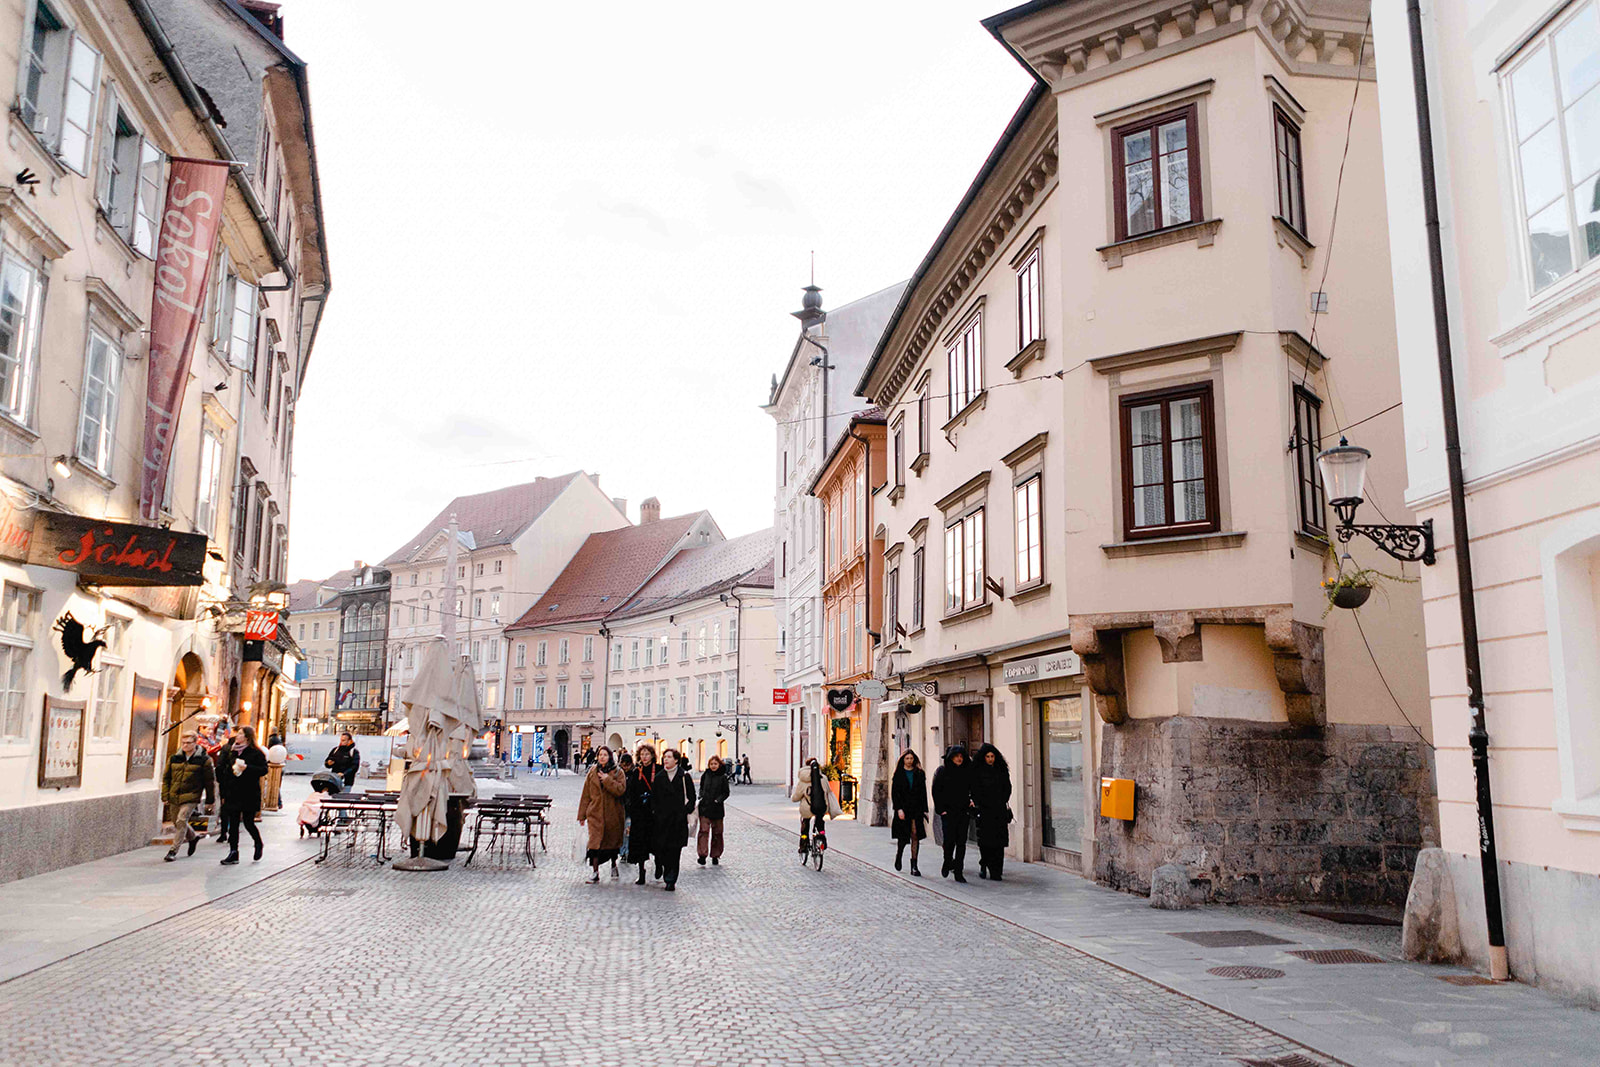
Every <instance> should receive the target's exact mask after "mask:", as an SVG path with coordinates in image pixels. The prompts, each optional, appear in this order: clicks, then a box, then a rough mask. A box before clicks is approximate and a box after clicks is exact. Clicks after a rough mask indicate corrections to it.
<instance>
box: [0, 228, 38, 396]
mask: <svg viewBox="0 0 1600 1067" xmlns="http://www.w3.org/2000/svg"><path fill="white" fill-rule="evenodd" d="M43 300H44V286H43V283H42V282H41V281H40V278H39V272H38V271H37V270H35V269H34V268H33V267H32V266H31V265H30V264H28V263H27V262H25V261H24V260H22V259H20V258H18V257H17V256H16V255H15V254H13V253H12V252H10V250H9V249H8V250H7V251H6V254H5V261H4V264H3V265H0V413H3V414H5V415H7V416H9V417H10V418H12V419H14V420H15V421H17V422H20V423H24V424H25V423H27V422H28V420H29V418H30V416H31V415H32V400H33V379H34V376H35V375H36V374H37V372H38V367H39V338H38V335H39V317H40V313H41V310H42V308H41V305H42V304H43Z"/></svg>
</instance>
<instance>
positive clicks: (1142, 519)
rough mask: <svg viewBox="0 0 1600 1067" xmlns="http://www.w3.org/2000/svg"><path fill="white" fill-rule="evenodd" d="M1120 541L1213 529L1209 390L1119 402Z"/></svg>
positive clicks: (1171, 391) (1213, 460)
mask: <svg viewBox="0 0 1600 1067" xmlns="http://www.w3.org/2000/svg"><path fill="white" fill-rule="evenodd" d="M1121 407H1122V522H1123V531H1124V534H1125V536H1127V537H1128V538H1129V539H1134V538H1140V537H1160V536H1173V535H1178V534H1188V533H1208V532H1211V531H1214V530H1217V529H1218V528H1219V521H1218V507H1217V474H1216V468H1217V459H1216V456H1217V449H1216V428H1215V427H1216V423H1215V419H1214V417H1213V412H1212V400H1211V385H1210V383H1209V382H1208V383H1205V384H1203V385H1198V386H1184V387H1181V388H1178V389H1167V390H1163V391H1161V392H1157V393H1143V394H1140V395H1138V396H1128V397H1123V398H1122V404H1121Z"/></svg>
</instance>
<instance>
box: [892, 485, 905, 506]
mask: <svg viewBox="0 0 1600 1067" xmlns="http://www.w3.org/2000/svg"><path fill="white" fill-rule="evenodd" d="M905 495H906V487H905V483H904V482H900V483H898V484H896V485H895V486H894V487H893V488H892V489H890V490H889V503H891V504H898V503H899V502H900V498H901V497H903V496H905Z"/></svg>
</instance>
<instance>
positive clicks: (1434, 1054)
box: [730, 788, 1600, 1067]
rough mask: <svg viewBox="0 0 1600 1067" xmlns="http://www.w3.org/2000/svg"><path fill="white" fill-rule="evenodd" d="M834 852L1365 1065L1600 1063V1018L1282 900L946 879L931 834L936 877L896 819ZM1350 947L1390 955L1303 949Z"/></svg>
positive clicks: (1014, 879) (1023, 874) (741, 794)
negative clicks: (1166, 899) (898, 851)
mask: <svg viewBox="0 0 1600 1067" xmlns="http://www.w3.org/2000/svg"><path fill="white" fill-rule="evenodd" d="M730 803H731V804H732V805H734V806H736V807H738V808H739V809H741V810H743V811H745V812H747V813H748V814H750V815H752V816H754V817H757V818H760V819H763V820H765V821H767V822H769V823H770V824H772V825H773V826H775V827H778V828H783V829H785V830H787V831H788V832H790V833H796V832H797V831H798V829H799V826H798V823H799V820H798V818H797V815H796V812H795V806H794V805H793V804H792V803H791V802H790V801H789V800H788V799H787V797H786V796H784V795H783V794H782V793H781V792H779V791H777V790H771V789H757V788H748V789H747V788H741V789H738V790H735V792H734V795H733V798H732V800H731V801H730ZM829 839H830V847H831V848H833V849H834V850H835V851H836V852H838V853H840V854H844V855H849V856H851V857H854V858H857V859H860V860H861V861H862V862H865V863H868V864H870V865H872V866H875V867H877V868H878V869H879V870H880V871H882V872H884V873H885V874H886V875H888V876H890V877H893V878H896V879H898V880H900V881H903V882H905V883H910V884H914V885H915V886H916V887H917V888H919V889H922V890H925V891H926V892H928V893H930V894H932V895H935V896H940V897H944V898H946V899H949V900H952V901H957V902H960V903H961V904H963V905H966V906H968V907H970V908H972V909H974V910H976V911H978V912H981V913H983V914H986V915H990V916H993V917H995V918H999V919H1002V920H1004V921H1006V922H1011V923H1015V924H1017V925H1018V926H1020V927H1022V928H1025V929H1028V930H1032V931H1035V932H1037V933H1039V934H1042V935H1044V936H1047V937H1050V938H1053V939H1055V940H1057V941H1060V942H1061V943H1063V944H1066V945H1070V946H1072V947H1073V948H1076V949H1078V950H1080V951H1083V952H1085V953H1088V954H1089V955H1091V956H1093V957H1094V958H1096V959H1099V960H1103V961H1106V962H1109V963H1113V964H1115V965H1116V966H1118V967H1122V968H1126V969H1127V970H1129V971H1130V972H1133V973H1135V974H1138V975H1140V976H1143V977H1145V978H1148V979H1150V980H1152V981H1155V982H1159V983H1161V984H1162V985H1164V986H1166V987H1168V988H1170V989H1172V990H1175V991H1177V992H1179V993H1183V994H1185V995H1187V996H1190V997H1194V998H1195V999H1197V1000H1200V1001H1202V1002H1204V1003H1206V1004H1210V1005H1213V1006H1215V1007H1217V1008H1220V1009H1223V1010H1225V1011H1229V1012H1233V1013H1234V1014H1237V1015H1239V1016H1241V1017H1243V1018H1245V1019H1248V1020H1250V1021H1252V1022H1255V1023H1259V1024H1260V1025H1262V1026H1265V1027H1269V1028H1270V1029H1272V1030H1274V1031H1276V1032H1278V1033H1281V1034H1283V1035H1285V1036H1286V1037H1289V1038H1291V1039H1293V1040H1295V1041H1299V1042H1303V1043H1304V1044H1306V1045H1308V1046H1310V1047H1312V1048H1316V1049H1318V1050H1320V1051H1322V1052H1323V1053H1326V1054H1328V1055H1331V1056H1335V1057H1337V1058H1339V1059H1341V1060H1345V1061H1348V1062H1350V1063H1353V1064H1379V1065H1383V1064H1397V1063H1405V1064H1413V1063H1415V1064H1450V1065H1461V1067H1466V1065H1487V1064H1496V1065H1518V1067H1520V1065H1523V1064H1530V1063H1556V1064H1595V1063H1600V1051H1596V1050H1600V1013H1597V1012H1593V1011H1590V1010H1588V1009H1586V1008H1582V1007H1577V1006H1574V1005H1571V1004H1568V1003H1566V1002H1563V1001H1561V1000H1559V999H1557V998H1555V997H1553V996H1550V995H1549V994H1547V993H1544V992H1542V991H1540V990H1537V989H1534V988H1532V987H1530V986H1525V985H1521V984H1518V983H1506V984H1501V985H1494V986H1469V987H1461V986H1454V985H1451V984H1450V983H1448V982H1443V981H1440V978H1441V977H1443V976H1445V975H1452V974H1467V973H1470V972H1468V971H1465V970H1463V969H1462V968H1458V967H1441V966H1431V965H1426V964H1414V963H1407V962H1405V961H1402V960H1400V959H1399V957H1398V952H1397V951H1396V949H1395V948H1394V947H1393V942H1392V940H1391V941H1390V943H1389V947H1387V949H1386V948H1385V947H1382V946H1383V944H1384V941H1385V940H1386V939H1391V938H1392V934H1377V933H1374V932H1373V930H1372V928H1350V927H1345V926H1341V925H1340V924H1338V923H1333V922H1329V921H1326V920H1320V919H1312V918H1309V917H1306V916H1302V915H1299V914H1298V913H1296V914H1294V915H1293V916H1292V917H1291V916H1288V915H1284V916H1281V917H1280V918H1277V919H1275V918H1274V917H1273V915H1272V909H1267V908H1259V907H1252V908H1231V907H1227V906H1218V907H1210V908H1201V909H1195V910H1191V911H1160V910H1157V909H1153V908H1151V907H1150V906H1149V903H1148V901H1147V900H1146V899H1145V898H1143V897H1137V896H1132V895H1129V894H1125V893H1119V892H1116V891H1114V890H1110V889H1107V888H1105V887H1103V886H1099V885H1096V884H1095V883H1093V882H1091V881H1089V880H1087V879H1084V878H1081V877H1078V876H1077V875H1073V874H1070V873H1068V872H1065V871H1060V870H1057V869H1055V868H1051V867H1047V866H1044V865H1042V864H1032V863H1029V864H1024V863H1016V862H1013V861H1008V862H1007V864H1006V869H1005V881H1004V882H1002V883H999V884H995V883H991V882H985V881H980V880H979V879H978V878H977V874H976V865H977V852H976V848H975V847H974V848H969V850H968V853H967V861H968V875H969V882H968V883H967V884H966V885H960V884H958V883H956V882H954V881H953V880H947V879H941V878H940V877H939V865H940V853H939V850H938V849H937V847H936V846H934V844H933V842H932V840H931V839H929V840H927V841H924V842H923V844H924V845H925V846H926V850H925V851H924V853H923V856H924V858H925V861H924V862H923V863H921V867H922V868H923V877H921V878H912V877H911V876H910V875H909V873H903V874H901V873H896V872H895V871H894V870H893V867H892V865H893V859H894V842H893V840H892V839H891V838H890V837H889V832H888V830H887V829H886V828H883V827H870V826H867V825H866V824H865V823H864V822H856V821H840V822H835V823H833V824H831V825H830V829H829ZM1228 929H1251V930H1257V931H1260V932H1261V933H1265V934H1270V935H1272V936H1274V937H1279V938H1283V939H1284V940H1286V941H1290V942H1292V944H1288V945H1277V946H1261V947H1254V948H1225V949H1207V948H1203V947H1202V946H1199V945H1195V944H1193V943H1190V942H1187V941H1184V940H1182V939H1179V938H1176V937H1170V936H1168V935H1169V934H1170V933H1173V932H1180V931H1200V930H1228ZM1319 948H1350V949H1359V950H1362V951H1365V952H1369V953H1374V954H1377V955H1383V956H1386V957H1388V958H1389V960H1390V961H1391V962H1388V963H1383V964H1315V963H1310V962H1308V961H1306V960H1302V959H1300V958H1298V957H1295V956H1291V955H1289V954H1288V953H1289V952H1290V951H1292V950H1302V949H1319ZM1230 964H1248V965H1253V966H1261V967H1272V968H1276V969H1278V970H1281V971H1283V972H1284V977H1283V978H1280V979H1263V980H1252V979H1225V978H1218V977H1216V976H1214V975H1210V974H1207V973H1206V972H1207V970H1208V968H1211V967H1217V966H1226V965H1230Z"/></svg>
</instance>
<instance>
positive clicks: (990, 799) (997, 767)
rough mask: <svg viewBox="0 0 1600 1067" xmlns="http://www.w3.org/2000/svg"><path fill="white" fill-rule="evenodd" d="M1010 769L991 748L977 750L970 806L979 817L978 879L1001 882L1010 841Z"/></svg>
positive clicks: (1004, 759) (1004, 760) (992, 747)
mask: <svg viewBox="0 0 1600 1067" xmlns="http://www.w3.org/2000/svg"><path fill="white" fill-rule="evenodd" d="M1010 802H1011V768H1010V767H1008V766H1006V758H1005V757H1004V756H1002V755H1000V750H999V749H997V748H995V747H994V746H993V745H984V746H983V747H982V748H980V749H978V757H977V760H976V761H975V763H974V765H973V768H972V807H973V810H974V812H976V814H977V817H978V877H979V878H988V879H990V880H991V881H995V882H998V881H1001V875H1002V874H1003V873H1004V872H1005V864H1006V845H1007V843H1009V841H1010V840H1011V831H1010V830H1009V829H1008V828H1007V824H1008V823H1010V822H1011V808H1010V807H1009V806H1008V805H1009V804H1010Z"/></svg>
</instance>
